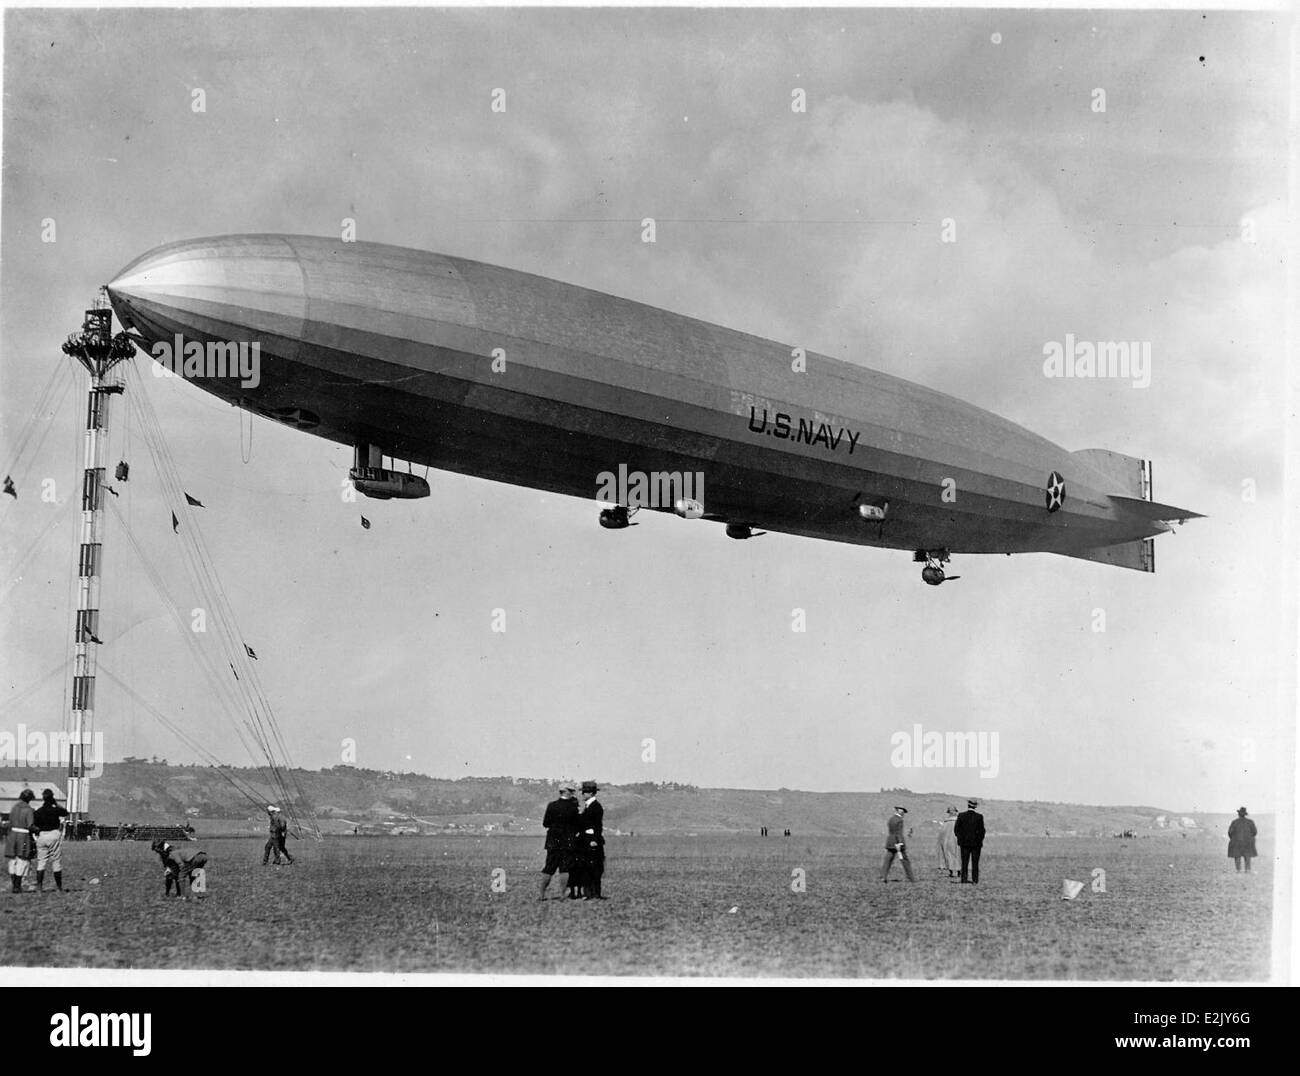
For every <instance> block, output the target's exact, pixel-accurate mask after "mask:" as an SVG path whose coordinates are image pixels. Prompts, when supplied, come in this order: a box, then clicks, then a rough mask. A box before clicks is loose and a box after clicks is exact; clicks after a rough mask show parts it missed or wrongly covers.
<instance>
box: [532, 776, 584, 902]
mask: <svg viewBox="0 0 1300 1076" xmlns="http://www.w3.org/2000/svg"><path fill="white" fill-rule="evenodd" d="M542 825H543V826H545V827H546V865H545V866H544V867H543V868H542V887H541V889H540V890H539V892H538V895H537V899H538V900H545V899H546V887H547V886H549V885H550V884H551V879H552V878H553V877H554V876H555V873H556V871H559V873H560V874H561V876H562V877H561V878H560V888H561V889H562V890H565V891H566V892H567V891H568V890H569V889H570V887H571V885H572V883H573V881H574V879H573V845H574V841H575V840H576V839H577V836H578V801H577V800H576V799H575V798H574V795H573V784H572V783H571V782H569V781H565V782H564V783H563V784H561V785H560V798H559V799H556V800H552V801H551V802H550V803H548V804H547V805H546V813H545V814H544V815H543V816H542ZM568 895H570V896H572V895H573V894H572V893H569V894H568Z"/></svg>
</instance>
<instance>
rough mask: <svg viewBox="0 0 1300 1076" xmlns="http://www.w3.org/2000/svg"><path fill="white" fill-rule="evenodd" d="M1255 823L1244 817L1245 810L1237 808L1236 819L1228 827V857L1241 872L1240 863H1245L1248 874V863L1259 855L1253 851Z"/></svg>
mask: <svg viewBox="0 0 1300 1076" xmlns="http://www.w3.org/2000/svg"><path fill="white" fill-rule="evenodd" d="M1255 834H1256V830H1255V822H1254V820H1253V819H1250V818H1247V817H1246V808H1245V807H1238V808H1237V817H1236V818H1234V819H1233V820H1232V825H1230V826H1229V827H1228V855H1229V856H1230V857H1231V858H1232V861H1233V862H1234V863H1236V865H1237V870H1241V861H1242V860H1243V859H1244V860H1245V861H1246V871H1247V873H1249V872H1250V861H1251V860H1252V859H1254V858H1255V856H1257V855H1258V854H1259V853H1258V852H1256V851H1255Z"/></svg>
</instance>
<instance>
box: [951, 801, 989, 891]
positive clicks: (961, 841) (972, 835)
mask: <svg viewBox="0 0 1300 1076" xmlns="http://www.w3.org/2000/svg"><path fill="white" fill-rule="evenodd" d="M978 806H979V803H977V802H976V801H975V800H967V801H966V810H964V811H962V813H961V814H959V815H958V816H957V821H956V823H955V824H954V825H953V833H954V835H955V836H956V837H957V847H958V848H960V849H961V881H962V884H963V885H965V884H966V868H967V867H968V866H969V867H970V881H971V884H972V885H978V884H979V880H980V851H981V849H983V847H984V816H983V815H982V814H980V813H979V812H978V811H976V810H975V808H976V807H978Z"/></svg>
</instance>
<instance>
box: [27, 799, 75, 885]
mask: <svg viewBox="0 0 1300 1076" xmlns="http://www.w3.org/2000/svg"><path fill="white" fill-rule="evenodd" d="M67 817H68V812H67V811H66V810H64V809H63V808H62V807H60V806H59V805H58V804H57V803H55V802H54V789H52V788H47V789H45V790H44V791H43V792H42V793H41V805H40V806H39V807H37V808H36V811H35V814H34V816H33V818H34V822H33V830H32V832H33V833H34V834H35V836H36V891H37V892H38V893H43V892H44V891H45V870H46V868H47V867H49V868H52V869H53V870H54V888H55V889H57V890H58V891H59V892H60V893H62V892H63V855H62V850H63V819H65V818H67Z"/></svg>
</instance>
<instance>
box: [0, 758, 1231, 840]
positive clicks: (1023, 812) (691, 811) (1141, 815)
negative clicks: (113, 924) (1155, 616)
mask: <svg viewBox="0 0 1300 1076" xmlns="http://www.w3.org/2000/svg"><path fill="white" fill-rule="evenodd" d="M231 772H232V773H233V774H235V776H236V777H237V778H238V780H239V781H240V782H241V783H243V784H247V785H251V786H252V787H253V788H257V789H263V790H264V791H265V793H266V795H267V796H268V797H270V791H269V788H268V787H267V786H266V784H265V782H264V781H263V780H261V778H260V774H259V773H258V771H256V770H252V769H248V770H234V771H231ZM292 775H293V777H294V778H295V779H296V781H297V783H298V784H299V785H301V787H302V788H303V790H304V792H305V794H306V796H307V798H308V799H309V800H310V802H311V803H312V804H313V806H314V807H315V810H316V814H317V816H318V817H319V818H320V820H321V823H322V828H323V829H324V830H325V832H335V833H342V832H351V831H352V830H353V829H354V828H356V829H359V830H361V831H364V832H384V831H392V830H393V829H396V828H401V829H402V830H403V831H406V832H443V831H457V830H465V831H470V832H480V833H481V832H484V831H489V832H505V833H521V834H530V835H537V834H539V833H540V832H541V817H542V812H543V811H544V810H545V807H546V804H547V803H548V802H549V801H550V800H552V799H554V798H555V782H554V781H553V780H549V779H541V778H511V777H462V778H460V779H459V780H454V781H453V780H447V779H441V778H435V777H427V776H425V775H423V774H416V773H388V772H382V771H378V770H363V769H358V768H356V767H353V766H335V767H334V768H333V769H329V770H319V771H311V770H294V771H292ZM43 778H49V779H50V780H52V781H53V782H54V783H56V784H58V785H59V787H60V788H62V787H63V785H64V784H65V783H66V778H65V777H64V776H63V775H62V774H61V773H60V774H57V775H56V774H55V773H54V771H51V770H22V769H16V768H12V767H10V768H0V780H5V781H14V780H17V781H22V780H24V779H26V780H29V781H30V782H31V784H32V787H33V788H36V789H37V790H38V791H39V788H40V785H41V780H42V779H43ZM600 798H601V802H602V803H604V805H605V826H606V829H607V830H618V831H621V832H624V833H627V832H636V833H646V834H660V833H682V834H686V833H698V834H706V833H752V834H757V833H758V831H759V828H760V827H761V826H767V827H768V828H769V830H770V831H772V832H775V833H780V832H781V831H782V830H784V829H789V830H791V831H792V832H793V833H795V834H796V835H800V836H829V835H840V836H875V835H880V834H882V833H883V832H884V825H885V819H886V818H887V817H888V816H889V815H890V814H891V813H892V808H893V805H894V804H895V803H899V804H902V805H903V806H905V807H907V809H908V812H909V813H908V816H907V817H908V824H909V825H910V826H911V827H913V828H914V829H916V831H917V837H918V838H919V837H920V836H921V835H922V834H923V833H932V832H933V829H934V822H935V821H936V820H938V819H941V818H943V816H944V808H945V807H947V806H949V805H952V806H955V807H958V808H960V809H965V806H966V799H965V795H961V796H958V795H941V794H938V793H913V792H909V791H907V790H905V789H893V790H884V791H880V792H799V791H792V790H789V789H778V790H776V791H763V790H759V789H737V788H695V787H693V786H690V785H678V784H672V783H667V784H651V783H640V784H630V785H611V786H608V787H606V788H604V789H602V790H601V797H600ZM90 802H91V811H90V814H91V816H92V817H93V818H94V819H95V820H96V821H97V822H100V823H110V824H113V823H120V822H136V823H139V824H142V825H144V824H158V823H174V822H181V821H186V820H201V822H200V823H196V824H198V826H199V829H200V831H201V832H202V831H204V830H210V831H214V832H215V831H216V830H221V831H229V832H256V831H260V829H261V828H262V827H263V825H264V817H265V816H264V814H263V813H262V811H261V809H260V806H256V805H254V804H251V803H250V802H249V801H248V800H247V799H245V798H244V797H243V796H242V795H240V793H239V792H238V791H237V790H236V788H235V786H234V785H233V784H232V783H231V782H230V781H229V780H228V779H227V778H226V777H225V776H223V773H222V771H220V770H216V769H213V768H210V767H206V766H172V765H168V764H167V763H166V762H165V761H158V762H154V761H150V760H145V759H131V760H128V761H125V762H117V763H109V764H107V765H106V766H105V767H104V772H103V774H102V775H101V776H99V777H97V778H94V779H93V780H92V781H91V783H90ZM266 802H274V800H272V799H270V798H268V799H267V800H266ZM7 807H8V804H4V805H3V808H4V809H7ZM980 812H981V813H982V814H983V815H984V819H985V825H986V826H987V828H988V830H989V831H990V832H991V833H1005V834H1022V835H1034V836H1043V835H1045V834H1050V835H1052V836H1067V835H1078V836H1109V835H1111V834H1115V833H1121V832H1123V831H1125V830H1132V831H1133V832H1135V833H1138V834H1152V833H1160V832H1162V831H1163V832H1171V831H1180V830H1181V831H1184V832H1187V833H1189V834H1191V833H1195V832H1198V831H1209V832H1210V833H1212V834H1214V835H1215V836H1220V835H1222V834H1223V832H1224V831H1225V830H1226V827H1227V825H1228V822H1229V821H1230V820H1231V816H1229V815H1216V814H1196V815H1194V816H1186V817H1187V818H1190V819H1191V821H1192V823H1193V825H1191V826H1186V824H1185V821H1184V816H1183V815H1182V814H1180V813H1178V812H1173V811H1168V810H1165V809H1162V808H1158V807H1149V806H1132V807H1098V806H1086V805H1082V804H1067V803H1034V802H1023V801H1010V800H996V799H987V800H983V801H981V804H980Z"/></svg>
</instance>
